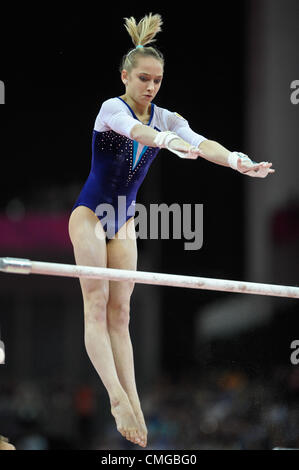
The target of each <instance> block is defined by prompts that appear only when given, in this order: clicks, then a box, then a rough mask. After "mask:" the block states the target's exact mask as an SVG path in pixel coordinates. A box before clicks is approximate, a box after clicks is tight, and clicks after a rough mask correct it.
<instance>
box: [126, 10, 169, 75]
mask: <svg viewBox="0 0 299 470" xmlns="http://www.w3.org/2000/svg"><path fill="white" fill-rule="evenodd" d="M124 19H125V28H126V30H127V31H128V33H129V35H130V37H131V39H132V42H133V44H134V46H135V48H134V49H131V50H130V51H129V52H128V53H127V54H126V55H125V56H124V57H123V59H122V62H121V66H120V72H121V71H122V70H123V69H126V70H128V71H129V72H130V71H131V70H132V68H134V67H136V63H137V58H138V57H140V56H141V55H143V56H153V57H155V58H156V59H158V60H160V61H161V62H162V64H163V65H164V57H163V54H162V53H161V52H160V51H158V49H156V48H154V47H144V46H146V45H147V44H150V43H152V42H154V41H156V39H155V36H156V34H157V33H159V32H160V31H161V25H162V24H163V22H162V18H161V15H159V14H155V15H153V14H152V13H149V15H145V16H144V18H142V20H140V21H139V23H138V24H137V23H136V20H135V18H134V17H133V16H131V17H130V18H124ZM138 46H143V47H138Z"/></svg>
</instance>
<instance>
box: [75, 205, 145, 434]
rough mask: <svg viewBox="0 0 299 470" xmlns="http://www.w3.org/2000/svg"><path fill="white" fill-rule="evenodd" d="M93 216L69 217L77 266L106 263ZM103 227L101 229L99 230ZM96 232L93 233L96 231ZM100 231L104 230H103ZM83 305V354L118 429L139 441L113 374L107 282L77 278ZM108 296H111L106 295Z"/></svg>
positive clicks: (78, 212)
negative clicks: (102, 388)
mask: <svg viewBox="0 0 299 470" xmlns="http://www.w3.org/2000/svg"><path fill="white" fill-rule="evenodd" d="M99 230H101V226H100V224H99V220H98V218H97V217H96V215H95V214H94V213H93V212H92V211H91V210H90V209H88V208H87V207H85V206H79V207H77V208H76V209H74V211H73V212H72V214H71V216H70V220H69V235H70V239H71V241H72V244H73V248H74V256H75V260H76V263H77V264H78V265H86V266H104V267H106V266H107V249H106V242H105V237H104V236H103V237H102V239H100V238H99V236H97V235H96V233H97V234H99ZM102 230H103V229H102ZM96 231H97V232H96ZM103 234H104V232H103ZM80 285H81V289H82V295H83V304H84V327H85V329H84V339H85V347H86V351H87V354H88V356H89V358H90V360H91V362H92V364H93V366H94V367H95V369H96V371H97V372H98V374H99V376H100V378H101V380H102V382H103V384H104V386H105V388H106V390H107V392H108V395H109V399H110V404H111V412H112V414H113V416H114V418H115V421H116V426H117V429H118V431H119V432H120V433H121V434H122V436H124V437H125V438H126V439H128V440H129V441H131V442H134V443H140V441H141V439H142V435H141V433H140V430H139V429H140V427H139V425H138V422H137V419H136V417H135V413H134V411H133V409H132V405H131V403H130V400H129V398H128V395H127V393H126V391H125V390H124V388H123V386H122V384H121V383H120V380H119V378H118V375H117V371H116V367H115V361H114V356H113V351H112V347H111V341H110V336H109V331H108V325H107V304H108V300H109V281H107V280H101V279H84V278H80ZM110 298H111V297H110Z"/></svg>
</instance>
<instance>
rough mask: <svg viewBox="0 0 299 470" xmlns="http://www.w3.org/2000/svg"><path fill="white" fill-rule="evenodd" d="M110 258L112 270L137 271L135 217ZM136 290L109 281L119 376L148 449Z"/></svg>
mask: <svg viewBox="0 0 299 470" xmlns="http://www.w3.org/2000/svg"><path fill="white" fill-rule="evenodd" d="M107 256H108V261H107V266H108V267H109V268H116V269H128V270H132V271H133V270H136V269H137V244H136V233H135V225H134V219H133V218H131V219H129V220H128V222H127V223H126V224H125V225H123V226H122V227H121V229H120V230H119V232H118V233H117V234H116V236H115V238H113V239H112V240H110V241H109V242H108V245H107ZM133 289H134V282H130V281H121V282H120V281H109V301H108V305H107V323H108V330H109V335H110V340H111V346H112V350H113V355H114V361H115V366H116V370H117V374H118V377H119V380H120V383H121V385H122V386H123V388H124V390H125V391H126V392H127V395H128V398H129V400H130V403H131V405H132V408H133V410H134V413H135V416H136V418H137V421H138V424H139V429H140V433H141V439H142V441H141V445H142V446H144V447H145V446H146V444H147V428H146V425H145V421H144V417H143V413H142V410H141V406H140V401H139V397H138V393H137V388H136V382H135V370H134V359H133V347H132V343H131V338H130V332H129V321H130V297H131V295H132V292H133Z"/></svg>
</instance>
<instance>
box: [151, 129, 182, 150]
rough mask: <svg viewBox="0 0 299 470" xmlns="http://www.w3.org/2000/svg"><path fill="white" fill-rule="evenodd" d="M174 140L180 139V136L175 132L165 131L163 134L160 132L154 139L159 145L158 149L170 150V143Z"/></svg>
mask: <svg viewBox="0 0 299 470" xmlns="http://www.w3.org/2000/svg"><path fill="white" fill-rule="evenodd" d="M174 139H179V136H178V135H177V134H176V133H175V132H171V131H163V132H158V134H157V135H156V137H155V139H154V142H155V144H156V145H157V147H160V148H167V149H168V148H169V144H170V142H171V141H172V140H174Z"/></svg>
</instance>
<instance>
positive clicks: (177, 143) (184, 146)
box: [154, 131, 200, 159]
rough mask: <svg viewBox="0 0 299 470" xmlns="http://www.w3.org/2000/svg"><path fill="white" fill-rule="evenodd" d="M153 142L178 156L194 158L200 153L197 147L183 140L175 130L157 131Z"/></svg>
mask: <svg viewBox="0 0 299 470" xmlns="http://www.w3.org/2000/svg"><path fill="white" fill-rule="evenodd" d="M154 142H155V144H156V145H157V147H160V148H167V150H169V151H170V152H172V153H174V154H176V155H177V156H178V157H180V158H190V159H196V158H197V157H199V155H200V150H199V149H198V148H197V147H194V146H192V145H190V144H188V143H187V142H185V141H184V140H183V139H181V138H180V137H179V136H178V135H177V134H176V133H175V132H171V131H165V132H159V133H158V134H157V136H156V138H155V140H154Z"/></svg>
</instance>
